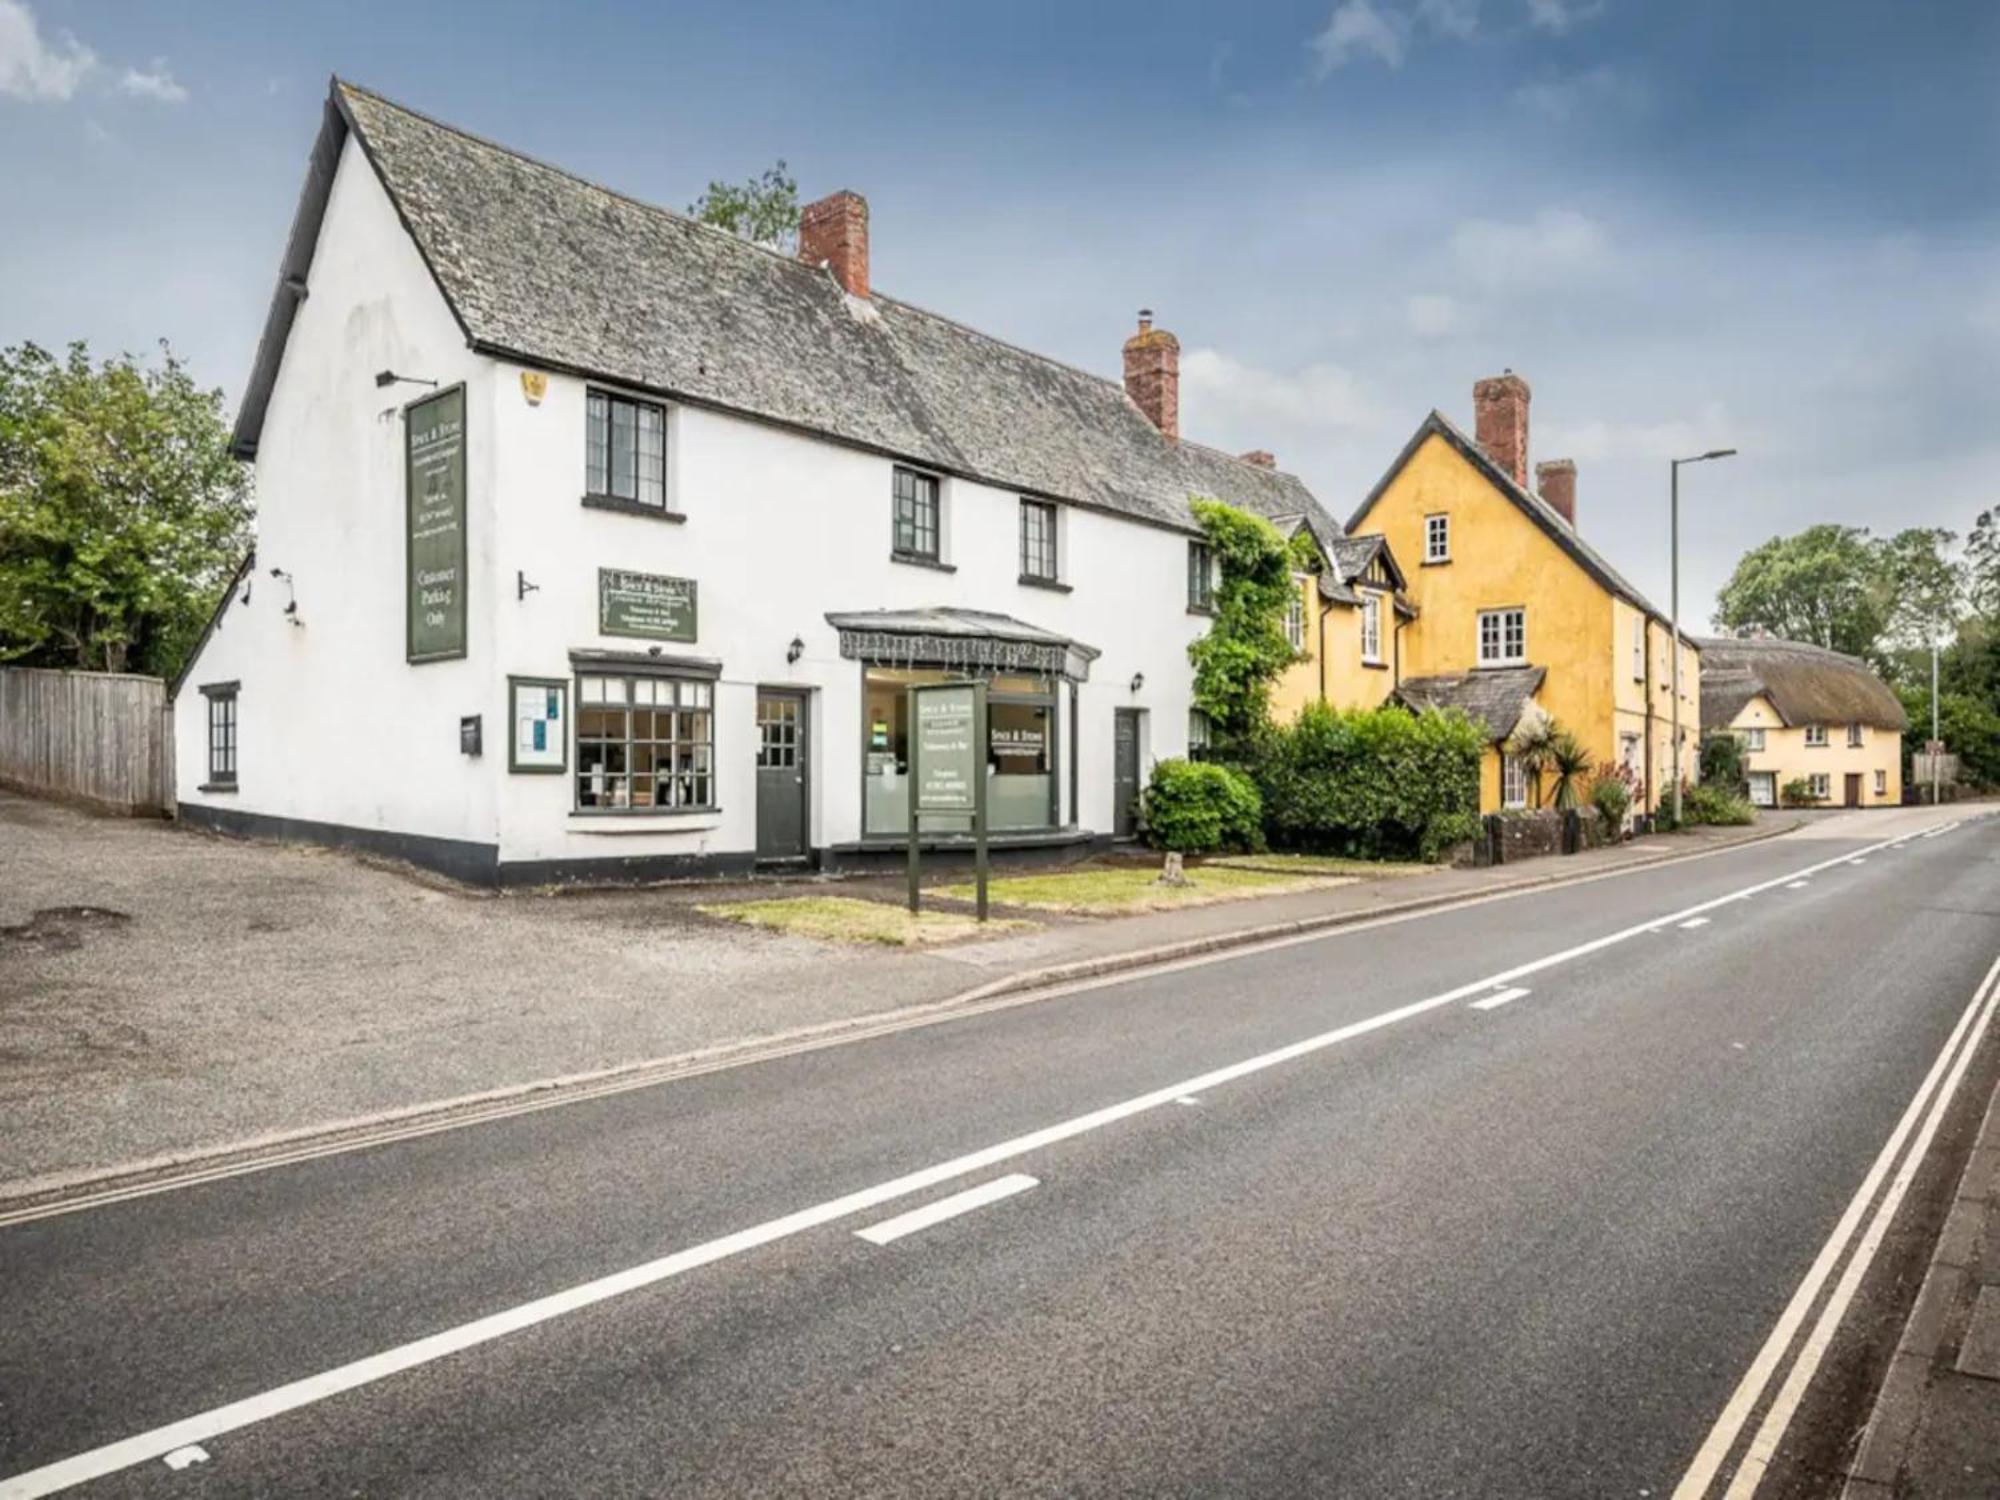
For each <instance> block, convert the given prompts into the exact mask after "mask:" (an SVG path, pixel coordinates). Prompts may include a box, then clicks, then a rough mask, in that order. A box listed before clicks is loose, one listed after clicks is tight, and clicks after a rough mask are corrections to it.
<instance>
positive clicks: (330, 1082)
mask: <svg viewBox="0 0 2000 1500" xmlns="http://www.w3.org/2000/svg"><path fill="white" fill-rule="evenodd" d="M728 894H730V893H729V892H728V891H726V890H721V889H718V888H716V887H712V886H711V887H706V888H703V889H702V890H701V891H700V892H699V899H703V900H717V899H726V897H727V895H728ZM695 899H696V893H695V892H692V891H688V890H671V889H667V890H659V891H636V892H635V891H622V892H609V893H602V894H575V893H570V894H563V895H537V894H510V895H506V896H498V895H490V894H484V893H476V892H469V891H466V890H462V889H460V888H458V887H455V886H451V885H448V884H445V883H442V882H438V881H435V880H432V879H430V878H428V877H425V876H421V875H418V874H414V873H412V872H410V871H408V870H405V869H402V868H400V867H394V866H389V865H374V864H369V863H364V862H361V861H358V860H356V859H354V858H352V857H350V856H347V855H342V854H333V853H329V852H326V851H323V850H317V849H311V848H282V847H276V846H272V845H268V844H258V843H246V842H239V841H236V840H230V839H224V838H220V837H215V836H211V835H206V834H201V833H196V832H192V831H189V830H185V829H181V828H177V827H174V826H171V825H168V824H163V823H156V822H149V821H138V820H124V819H113V818H100V817H94V816H91V815H89V814H85V813H81V812H77V811H74V810H72V809H69V808H66V807H60V806H56V805H53V804H50V803H46V802H38V801H33V800H30V799H28V798H24V797H20V796H16V795H13V794H11V793H7V792H0V1140H4V1141H5V1142H6V1143H7V1146H6V1151H5V1153H4V1160H0V1182H8V1181H14V1182H18V1181H19V1180H20V1179H23V1178H32V1177H38V1176H43V1175H48V1174H59V1173H66V1172H73V1171H78V1170H83V1169H88V1168H92V1167H98V1166H105V1165H110V1164H114V1163H120V1162H126V1161H133V1160H138V1159H142V1158H148V1157H153V1156H156V1155H161V1154H167V1153H172V1152H176V1151H182V1150H186V1149H189V1148H192V1147H197V1146H202V1145H210V1144H215V1143H218V1142H223V1141H233V1140H238V1139H242V1138H245V1137H249V1136H253V1135H257V1134H261V1133H265V1132H271V1131H281V1130H285V1129H289V1128H294V1127H298V1126H302V1125H310V1124H317V1123H323V1122H328V1121H333V1120H339V1119H346V1118H351V1117H354V1116H357V1115H362V1114H367V1113H371V1112H374V1111H378V1110H383V1109H393V1108H397V1107H400V1106H406V1105H413V1104H419V1103H423V1102H426V1101H430V1100H436V1099H442V1098H448V1097H452V1096H454V1095H459V1094H466V1093H472V1092H476V1091H480V1090H485V1089H491V1088H496V1087H502V1086H505V1085H508V1084H515V1083H525V1082H530V1081H533V1080H535V1079H539V1078H546V1077H550V1076H554V1075H560V1074H564V1073H571V1072H581V1071H586V1070H589V1069H592V1068H599V1067H608V1066H613V1065H616V1064H619V1063H626V1062H633V1061H638V1060H641V1059H645V1058H652V1057H661V1056H669V1055H672V1054H674V1053H678V1052H684V1051H689V1050H693V1049H695V1048H699V1047H704V1046H709V1045H712V1044H715V1043H718V1042H724V1041H729V1040H733V1039H737V1038H741V1037H748V1036H757V1035H763V1034H768V1033H770V1032H773V1031H778V1030H784V1029H786V1028H790V1027H795V1026H801V1025H808V1024H811V1023H813V1022H817V1021H825V1020H833V1019H838V1018H841V1017H845V1016H852V1015H860V1014H865V1013H867V1012H870V1011H875V1010H881V1009H885V1008H887V1007H891V1006H895V1005H901V1004H908V1003H911V1002H913V1001H917V1000H922V999H926V998H931V997H935V996H940V995H945V994H950V993H953V992H955V991H957V990H958V989H961V988H963V987H965V986H966V985H967V984H969V983H974V982H977V980H978V979H980V978H983V977H984V971H981V970H977V969H970V968H969V967H968V965H967V963H966V961H965V960H964V959H954V958H951V957H947V956H940V955H939V954H936V953H930V954H923V953H885V952H881V951H864V952H856V953H852V954H850V953H845V952H842V951H840V950H837V949H829V948H827V947H825V946H823V945H821V944H816V943H810V942H807V941H804V940H801V939H793V938H782V937H774V936H772V935H769V934H764V933H755V932H751V931H748V930H746V929H743V928H740V927H734V926H731V925H730V924H726V923H721V922H716V921H712V920H710V919H708V918H705V917H702V916H700V915H699V914H697V913H695V912H694V911H693V910H692V904H693V901H694V900H695Z"/></svg>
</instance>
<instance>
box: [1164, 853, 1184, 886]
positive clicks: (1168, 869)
mask: <svg viewBox="0 0 2000 1500" xmlns="http://www.w3.org/2000/svg"><path fill="white" fill-rule="evenodd" d="M1159 884H1161V885H1186V884H1187V872H1186V871H1185V870H1184V869H1182V868H1181V855H1180V851H1179V850H1178V849H1170V850H1168V851H1167V862H1166V864H1165V865H1164V866H1162V867H1161V869H1160V879H1159Z"/></svg>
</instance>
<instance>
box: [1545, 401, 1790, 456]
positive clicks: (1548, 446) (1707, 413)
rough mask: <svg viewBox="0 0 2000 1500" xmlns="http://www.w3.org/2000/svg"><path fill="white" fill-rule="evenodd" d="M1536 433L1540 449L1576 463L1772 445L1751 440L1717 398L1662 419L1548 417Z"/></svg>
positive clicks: (1687, 454) (1765, 447)
mask: <svg viewBox="0 0 2000 1500" xmlns="http://www.w3.org/2000/svg"><path fill="white" fill-rule="evenodd" d="M1538 436H1539V437H1540V439H1541V441H1540V442H1539V443H1538V444H1537V446H1538V447H1539V448H1540V449H1541V451H1542V453H1543V454H1546V455H1560V456H1562V457H1564V458H1573V459H1575V460H1576V461H1577V462H1578V463H1579V464H1585V463H1595V462H1598V461H1601V460H1605V459H1611V460H1617V461H1621V462H1631V461H1634V460H1639V461H1645V462H1651V463H1655V464H1663V463H1665V462H1666V461H1667V460H1668V459H1670V458H1687V457H1689V456H1690V455H1692V454H1696V453H1705V452H1707V451H1708V450H1709V449H1711V448H1714V447H1717V446H1724V447H1729V446H1734V445H1736V444H1739V443H1747V444H1750V445H1751V446H1755V447H1760V448H1764V449H1768V448H1769V447H1770V442H1769V440H1768V439H1764V440H1759V441H1757V442H1754V443H1753V442H1752V440H1751V437H1750V436H1749V435H1747V434H1746V433H1745V432H1744V431H1743V430H1742V427H1741V424H1740V423H1735V422H1732V420H1731V419H1730V416H1729V413H1728V412H1727V410H1725V409H1724V407H1723V405H1722V403H1720V402H1718V401H1711V402H1708V403H1706V404H1705V405H1704V406H1703V407H1702V409H1701V411H1700V413H1699V414H1698V415H1696V416H1693V417H1674V418H1671V419H1669V420H1667V421H1664V422H1606V421H1592V422H1577V423H1568V424H1566V423H1562V422H1551V423H1549V424H1548V426H1547V427H1546V428H1545V429H1544V430H1543V432H1542V433H1540V434H1538Z"/></svg>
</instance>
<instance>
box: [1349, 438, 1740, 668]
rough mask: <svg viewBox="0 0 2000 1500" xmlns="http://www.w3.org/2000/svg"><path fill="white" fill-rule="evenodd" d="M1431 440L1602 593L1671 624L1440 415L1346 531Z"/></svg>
mask: <svg viewBox="0 0 2000 1500" xmlns="http://www.w3.org/2000/svg"><path fill="white" fill-rule="evenodd" d="M1433 436H1435V437H1441V438H1443V439H1444V440H1445V441H1446V442H1447V443H1450V444H1451V446H1452V447H1454V448H1456V449H1457V450H1458V452H1459V453H1460V454H1461V455H1462V456H1463V457H1464V458H1465V459H1466V461H1467V462H1468V463H1470V464H1471V465H1472V466H1473V467H1474V468H1475V469H1477V470H1479V472H1480V473H1481V474H1483V475H1484V476H1485V477H1486V479H1487V480H1488V481H1489V482H1490V483H1491V484H1492V485H1493V486H1494V488H1496V489H1498V490H1499V491H1500V493H1501V494H1503V495H1505V496H1506V497H1507V498H1508V499H1509V500H1511V501H1513V502H1514V504H1515V505H1516V506H1518V507H1519V508H1520V509H1521V511H1522V512H1523V513H1524V514H1525V515H1526V516H1527V517H1528V519H1529V520H1531V521H1533V522H1534V523H1535V524H1536V525H1537V526H1539V527H1540V528H1541V529H1542V531H1543V532H1544V533H1545V534H1546V535H1547V536H1548V537H1549V539H1550V540H1551V541H1553V542H1554V543H1555V544H1556V545H1557V546H1558V547H1560V548H1562V550H1563V551H1564V552H1566V553H1568V554H1569V556H1570V558H1571V559H1572V560H1573V561H1574V562H1575V563H1576V564H1577V566H1578V567H1580V568H1582V569H1583V570H1584V572H1586V573H1588V574H1589V575H1590V576H1591V577H1592V578H1594V579H1596V580H1597V582H1598V583H1599V584H1600V585H1602V586H1603V587H1604V588H1605V589H1607V590H1609V591H1610V592H1611V593H1613V594H1616V595H1617V596H1618V597H1619V598H1621V599H1623V600H1624V601H1625V602H1626V603H1627V604H1629V605H1631V606H1632V607H1633V608H1635V609H1642V610H1644V611H1645V612H1646V613H1647V614H1649V615H1651V616H1652V617H1653V618H1654V619H1655V620H1658V621H1659V622H1660V623H1661V624H1662V625H1669V624H1671V623H1672V622H1671V620H1670V619H1669V618H1668V617H1667V616H1666V615H1665V614H1663V613H1662V612H1661V611H1660V609H1659V608H1658V606H1656V605H1655V604H1654V603H1653V602H1652V601H1651V600H1649V599H1648V598H1647V597H1646V596H1645V595H1644V594H1642V593H1640V592H1639V590H1638V589H1637V588H1635V587H1634V586H1633V585H1632V584H1631V583H1630V582H1629V581H1628V580H1627V579H1626V578H1625V576H1624V575H1623V574H1622V573H1620V572H1619V571H1618V570H1617V569H1616V568H1614V567H1612V566H1611V564H1610V562H1608V561H1607V560H1606V559H1605V557H1604V555H1603V554H1602V553H1601V552H1599V551H1598V550H1597V549H1596V548H1595V547H1593V546H1591V545H1590V543H1589V542H1587V541H1585V540H1584V539H1583V537H1582V535H1581V534H1579V533H1578V531H1577V529H1576V528H1575V527H1574V526H1572V525H1570V523H1569V522H1567V521H1565V520H1564V519H1563V518H1562V514H1561V513H1560V512H1559V511H1557V510H1556V508H1555V507H1554V506H1552V505H1550V504H1549V503H1548V501H1546V500H1544V499H1543V498H1542V497H1541V496H1540V495H1537V494H1535V493H1534V492H1533V491H1532V490H1526V489H1523V488H1522V487H1521V486H1520V485H1518V484H1516V483H1514V476H1513V475H1511V474H1509V473H1508V472H1507V471H1506V470H1505V469H1502V468H1501V467H1500V466H1499V465H1498V464H1496V463H1494V462H1493V460H1492V459H1490V458H1488V457H1487V456H1486V450H1485V449H1484V448H1482V447H1480V446H1479V444H1478V443H1476V442H1475V441H1473V440H1472V439H1471V438H1469V437H1467V436H1466V435H1465V434H1464V433H1463V432H1461V431H1460V430H1459V429H1458V428H1457V427H1456V426H1454V425H1453V424H1452V422H1451V419H1450V418H1448V417H1446V416H1445V415H1444V413H1443V412H1439V411H1433V412H1432V413H1431V414H1430V415H1429V416H1427V417H1425V418H1424V420H1423V422H1422V423H1421V424H1420V425H1419V426H1418V428H1417V430H1416V432H1415V434H1414V435H1413V436H1412V437H1411V438H1410V440H1409V442H1407V443H1405V444H1404V445H1403V451H1402V452H1401V453H1399V454H1397V455H1396V461H1395V462H1394V463H1392V464H1390V465H1389V468H1388V471H1387V472H1386V473H1384V474H1383V476H1382V477H1381V478H1380V479H1378V480H1377V481H1376V482H1375V488H1374V489H1372V490H1370V491H1369V492H1368V498H1367V499H1365V500H1363V501H1362V502H1361V506H1360V508H1359V509H1358V510H1356V511H1355V512H1354V514H1353V515H1352V516H1350V517H1349V518H1348V521H1347V530H1348V531H1350V532H1358V531H1359V530H1360V529H1361V523H1362V522H1363V521H1365V520H1367V518H1368V512H1369V511H1371V510H1373V509H1374V508H1375V502H1376V501H1377V500H1379V499H1381V498H1382V495H1383V492H1384V491H1386V490H1387V489H1388V488H1389V484H1390V482H1391V481H1392V480H1394V479H1395V477H1396V476H1397V475H1398V474H1400V473H1401V472H1402V471H1403V466H1404V465H1405V464H1407V463H1408V462H1409V461H1410V460H1411V459H1412V458H1414V457H1415V456H1416V452H1417V450H1418V449H1419V448H1421V447H1422V446H1423V445H1424V442H1425V440H1426V439H1428V438H1430V437H1433ZM1682 640H1684V641H1686V642H1687V644H1689V645H1691V646H1694V647H1696V648H1697V649H1699V648H1700V644H1701V643H1700V642H1699V641H1696V640H1693V639H1692V638H1690V637H1688V636H1683V637H1682Z"/></svg>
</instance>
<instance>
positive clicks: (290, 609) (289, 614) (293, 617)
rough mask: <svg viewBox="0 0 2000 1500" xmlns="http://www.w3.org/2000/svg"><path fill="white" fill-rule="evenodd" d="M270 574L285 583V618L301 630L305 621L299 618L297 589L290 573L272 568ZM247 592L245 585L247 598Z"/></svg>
mask: <svg viewBox="0 0 2000 1500" xmlns="http://www.w3.org/2000/svg"><path fill="white" fill-rule="evenodd" d="M271 576H272V577H273V578H276V579H278V580H279V581H280V582H282V583H283V584H284V585H285V596H286V599H287V601H288V602H287V603H286V605H285V618H286V619H288V620H290V621H291V622H292V623H293V624H294V625H296V626H298V627H299V628H300V629H301V630H303V629H304V628H305V623H306V622H305V621H304V620H301V619H300V618H299V591H298V590H297V589H296V588H294V587H293V586H292V575H291V574H289V573H287V572H286V571H285V570H284V569H283V568H273V569H271ZM249 592H250V591H249V589H248V588H247V587H246V588H245V589H244V597H246V598H248V597H249Z"/></svg>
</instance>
